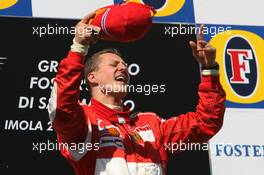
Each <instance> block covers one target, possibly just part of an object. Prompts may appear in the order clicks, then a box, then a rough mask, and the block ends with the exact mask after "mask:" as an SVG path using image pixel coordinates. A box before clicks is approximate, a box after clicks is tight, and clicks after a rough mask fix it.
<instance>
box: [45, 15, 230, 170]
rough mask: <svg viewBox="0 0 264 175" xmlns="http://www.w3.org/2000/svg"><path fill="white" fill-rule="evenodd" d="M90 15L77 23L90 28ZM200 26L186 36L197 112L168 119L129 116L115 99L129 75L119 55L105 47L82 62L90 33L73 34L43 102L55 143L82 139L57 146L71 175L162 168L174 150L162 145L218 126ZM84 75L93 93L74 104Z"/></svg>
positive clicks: (215, 88)
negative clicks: (197, 78) (193, 37)
mask: <svg viewBox="0 0 264 175" xmlns="http://www.w3.org/2000/svg"><path fill="white" fill-rule="evenodd" d="M94 15H95V14H94V13H92V14H89V15H88V16H86V17H84V19H83V20H81V21H80V22H79V23H78V24H77V26H76V29H80V28H92V29H93V30H94V31H96V30H97V29H96V27H94V26H91V25H89V24H87V23H88V21H89V20H90V19H91V18H93V16H94ZM200 29H201V31H200V33H199V35H198V39H197V43H195V42H193V41H191V42H190V46H191V48H192V51H193V55H194V57H195V58H196V59H197V61H198V62H199V63H200V64H201V65H202V71H201V74H202V78H201V83H200V85H199V91H198V94H199V102H198V105H197V108H196V111H195V112H188V113H186V114H182V115H180V116H178V117H173V118H170V119H168V120H164V119H161V118H160V117H159V116H157V115H156V114H155V113H149V112H148V113H134V114H130V110H129V109H128V108H127V107H126V106H123V105H122V99H123V98H124V97H125V96H126V94H127V92H126V89H125V88H123V87H125V86H126V85H127V84H128V82H129V74H128V70H127V66H126V63H125V62H124V61H123V59H122V57H121V55H120V53H119V52H118V51H116V50H114V49H106V50H102V51H100V52H98V53H95V54H94V55H93V56H92V57H91V58H90V59H88V60H87V61H86V60H85V56H86V54H87V52H88V48H89V44H92V43H94V42H95V38H96V37H95V36H94V35H93V32H87V33H85V34H84V35H83V34H82V35H81V34H79V33H78V32H77V33H76V35H75V38H74V40H73V45H72V46H71V50H70V51H69V54H68V56H67V57H66V58H64V59H63V60H62V61H61V63H60V65H59V68H58V73H57V75H56V78H55V82H54V86H53V90H52V92H51V98H50V102H49V108H48V110H49V117H50V120H51V121H52V126H53V128H54V129H55V131H56V133H57V136H58V141H59V143H60V144H61V145H63V146H65V145H73V144H75V145H81V147H80V146H78V147H75V148H78V149H71V148H68V147H66V148H65V147H63V149H61V153H62V154H63V156H64V157H66V158H67V159H68V160H69V162H70V163H71V165H72V167H73V168H74V171H75V173H76V175H92V174H112V175H135V174H140V175H141V174H146V175H161V174H165V173H166V164H167V162H168V157H170V155H171V154H172V153H173V151H172V149H170V148H169V147H168V145H175V144H179V143H193V142H194V143H202V142H207V141H208V140H209V139H210V138H211V137H212V136H214V135H215V134H216V133H217V132H218V131H219V130H220V128H221V126H222V123H223V116H224V111H225V106H224V101H225V92H224V90H223V89H222V87H221V84H220V82H219V75H218V69H219V66H218V64H217V63H216V62H215V56H216V49H215V48H214V47H213V46H211V45H210V44H208V43H207V42H205V41H203V35H202V32H203V26H201V28H200ZM87 31H88V30H87ZM89 31H90V30H89ZM83 73H84V75H85V79H86V81H87V83H88V84H89V86H90V90H91V95H92V98H91V102H90V104H89V105H84V104H80V103H79V86H80V82H81V78H82V75H83ZM113 86H119V87H120V88H112V87H113ZM117 89H118V90H117ZM174 151H175V150H174Z"/></svg>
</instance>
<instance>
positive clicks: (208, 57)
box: [190, 25, 216, 67]
mask: <svg viewBox="0 0 264 175" xmlns="http://www.w3.org/2000/svg"><path fill="white" fill-rule="evenodd" d="M203 28H204V25H201V26H200V31H199V34H198V37H197V43H195V42H193V41H190V46H191V48H192V52H193V56H194V57H195V58H196V60H197V61H198V62H199V63H201V64H202V66H203V67H212V66H215V65H216V61H215V57H216V48H215V47H213V46H212V45H211V44H209V43H208V42H206V41H204V40H203Z"/></svg>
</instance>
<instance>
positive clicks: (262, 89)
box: [210, 30, 264, 104]
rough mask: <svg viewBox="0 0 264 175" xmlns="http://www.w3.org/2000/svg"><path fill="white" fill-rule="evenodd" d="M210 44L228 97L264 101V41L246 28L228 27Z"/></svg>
mask: <svg viewBox="0 0 264 175" xmlns="http://www.w3.org/2000/svg"><path fill="white" fill-rule="evenodd" d="M210 43H211V44H212V45H213V46H214V47H216V49H217V56H216V59H217V62H218V63H219V64H220V65H221V66H220V80H221V84H222V85H223V88H224V89H225V91H226V93H227V100H229V101H231V102H235V103H245V104H249V103H257V102H260V101H263V99H264V76H263V75H264V65H263V64H262V63H263V62H264V49H263V46H264V40H263V39H262V38H261V37H260V36H258V35H256V34H255V33H252V32H249V31H244V30H231V31H226V32H223V33H219V34H217V35H216V36H215V37H214V38H212V39H211V41H210ZM261 75H262V76H261Z"/></svg>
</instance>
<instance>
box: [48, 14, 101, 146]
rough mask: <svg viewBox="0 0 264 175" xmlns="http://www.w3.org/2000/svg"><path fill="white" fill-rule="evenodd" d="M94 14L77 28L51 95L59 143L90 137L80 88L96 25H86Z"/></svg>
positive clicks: (54, 124) (51, 111)
mask: <svg viewBox="0 0 264 175" xmlns="http://www.w3.org/2000/svg"><path fill="white" fill-rule="evenodd" d="M94 15H95V14H94V13H92V14H89V15H87V16H86V17H84V18H83V19H82V20H81V21H80V22H79V23H78V24H77V25H76V35H75V38H74V41H73V45H72V46H71V51H69V53H68V56H67V57H66V58H64V59H63V60H62V61H61V62H60V65H59V67H58V73H57V75H56V78H55V81H54V86H53V89H52V92H51V98H50V101H49V106H48V112H49V118H50V120H51V122H52V126H53V128H54V129H55V131H56V133H57V135H58V138H59V141H60V142H67V143H71V142H74V143H77V142H83V141H84V140H85V139H86V138H87V136H88V135H89V134H91V132H90V129H89V119H86V118H85V116H84V114H83V108H82V107H81V105H80V104H79V93H80V92H79V87H80V83H81V78H82V72H83V69H84V62H85V55H86V54H87V51H88V47H89V43H90V42H93V38H92V32H93V31H94V30H95V27H94V26H91V25H88V24H87V23H88V21H89V20H90V19H91V18H92V17H93V16H94ZM90 29H92V30H90ZM96 30H98V29H96Z"/></svg>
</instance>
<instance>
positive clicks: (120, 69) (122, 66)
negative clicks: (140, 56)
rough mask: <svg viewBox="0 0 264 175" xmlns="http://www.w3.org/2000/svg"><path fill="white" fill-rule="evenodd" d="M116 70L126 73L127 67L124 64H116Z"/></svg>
mask: <svg viewBox="0 0 264 175" xmlns="http://www.w3.org/2000/svg"><path fill="white" fill-rule="evenodd" d="M117 68H118V70H119V71H126V70H127V66H126V65H125V64H124V63H122V62H119V63H118V67H117Z"/></svg>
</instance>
